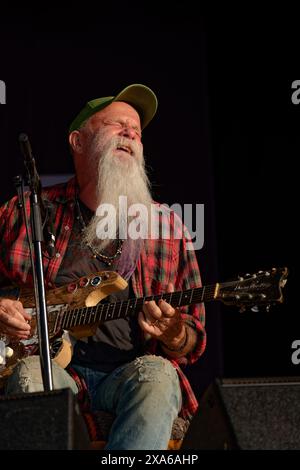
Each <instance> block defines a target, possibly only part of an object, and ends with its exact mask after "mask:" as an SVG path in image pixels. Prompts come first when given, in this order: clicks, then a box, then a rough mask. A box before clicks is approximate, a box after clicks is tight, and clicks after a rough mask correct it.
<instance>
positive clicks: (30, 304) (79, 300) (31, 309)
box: [0, 268, 288, 379]
mask: <svg viewBox="0 0 300 470" xmlns="http://www.w3.org/2000/svg"><path fill="white" fill-rule="evenodd" d="M287 276H288V269H287V268H272V269H271V270H269V271H259V272H258V273H256V274H252V275H250V274H248V275H246V276H245V277H239V278H238V279H237V280H235V281H230V282H224V283H216V284H213V285H208V286H203V287H197V288H194V289H188V290H185V291H179V292H171V293H163V294H160V295H153V296H148V297H141V298H133V299H128V300H125V301H122V302H115V303H100V302H101V301H102V300H103V299H105V297H107V296H108V295H109V294H112V293H114V292H117V291H119V290H122V289H125V288H126V287H127V282H126V281H125V280H124V279H123V278H122V277H121V276H120V275H119V274H118V273H116V272H113V271H101V272H98V273H95V274H91V275H89V276H85V277H81V278H80V279H78V280H77V281H76V282H72V283H70V284H67V285H66V286H62V287H58V288H57V289H52V290H49V291H47V292H46V299H47V312H48V331H49V343H50V348H51V356H52V358H53V359H54V360H55V361H56V362H57V363H58V364H59V365H60V366H61V367H66V366H67V365H68V364H69V362H70V361H71V358H72V352H73V348H72V342H73V343H74V341H76V340H77V339H80V338H83V337H86V336H92V335H94V334H95V332H96V329H97V328H98V326H99V325H101V323H104V322H106V321H111V320H115V319H118V318H125V317H128V316H131V315H136V314H137V313H138V312H139V311H141V309H142V306H143V304H144V302H145V301H148V300H155V301H158V300H160V299H164V300H166V301H167V302H168V303H169V304H171V305H172V306H173V307H174V308H175V307H182V306H186V305H191V304H197V303H201V302H209V301H212V300H219V301H221V302H223V303H225V304H227V305H235V306H238V307H240V309H241V310H245V309H246V308H247V307H250V308H252V309H253V310H254V311H255V310H257V309H258V307H259V306H265V307H266V308H267V309H268V308H269V307H270V306H271V305H272V304H276V303H281V302H283V294H282V287H284V285H285V283H286V281H287ZM0 297H3V298H10V299H13V300H20V301H21V302H22V304H23V306H24V309H25V310H26V312H27V313H29V314H30V315H31V320H30V325H31V337H30V339H27V340H21V341H11V340H9V339H8V338H6V337H4V336H2V337H1V335H0V340H2V344H4V343H5V352H6V354H5V355H4V356H3V360H2V364H1V363H0V379H1V378H2V379H3V378H4V377H6V376H8V375H10V374H11V373H12V369H13V367H14V366H15V365H16V364H17V363H18V361H19V360H20V359H22V358H24V357H26V356H29V355H32V354H36V353H37V352H38V335H37V322H36V308H35V297H34V292H33V290H32V289H30V290H29V289H19V288H17V287H9V288H6V289H0ZM73 340H74V341H73ZM0 362H1V361H0ZM4 363H5V364H4Z"/></svg>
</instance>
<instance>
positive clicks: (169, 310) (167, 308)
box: [159, 300, 175, 318]
mask: <svg viewBox="0 0 300 470" xmlns="http://www.w3.org/2000/svg"><path fill="white" fill-rule="evenodd" d="M159 308H160V310H161V312H162V314H163V316H164V317H167V318H172V317H173V316H174V315H175V308H174V307H172V305H170V304H168V303H167V302H166V301H165V300H161V301H160V302H159Z"/></svg>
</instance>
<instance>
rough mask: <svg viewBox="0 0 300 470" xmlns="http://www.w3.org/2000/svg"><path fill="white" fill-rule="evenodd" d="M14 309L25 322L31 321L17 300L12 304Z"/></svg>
mask: <svg viewBox="0 0 300 470" xmlns="http://www.w3.org/2000/svg"><path fill="white" fill-rule="evenodd" d="M14 307H15V308H16V309H17V310H18V312H19V313H20V314H21V315H22V316H23V317H24V318H25V320H30V319H31V315H29V313H27V312H26V310H25V309H24V307H23V304H22V303H21V302H20V301H19V300H17V301H16V302H15V303H14Z"/></svg>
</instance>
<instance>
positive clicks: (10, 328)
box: [0, 299, 31, 339]
mask: <svg viewBox="0 0 300 470" xmlns="http://www.w3.org/2000/svg"><path fill="white" fill-rule="evenodd" d="M30 318H31V317H30V315H28V313H26V312H25V310H24V308H23V305H22V303H21V302H19V301H18V300H10V299H0V334H1V333H2V334H5V335H7V336H10V337H12V338H15V339H28V338H29V336H30V325H29V324H28V323H27V321H28V320H30Z"/></svg>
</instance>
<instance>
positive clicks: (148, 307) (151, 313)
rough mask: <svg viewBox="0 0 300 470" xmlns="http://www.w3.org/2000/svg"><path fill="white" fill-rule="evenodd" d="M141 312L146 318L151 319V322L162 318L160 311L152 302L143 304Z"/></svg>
mask: <svg viewBox="0 0 300 470" xmlns="http://www.w3.org/2000/svg"><path fill="white" fill-rule="evenodd" d="M143 312H144V313H145V315H146V316H147V317H150V318H152V321H155V320H158V319H159V318H161V316H162V313H161V309H160V308H159V307H158V305H157V304H156V303H155V302H154V301H152V300H151V301H150V302H145V303H144V305H143Z"/></svg>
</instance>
